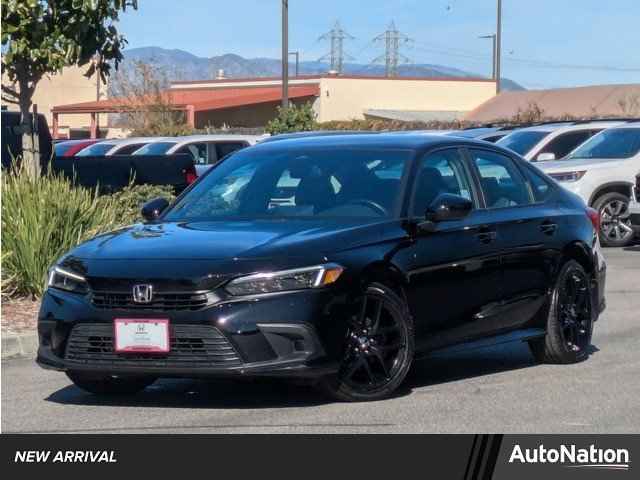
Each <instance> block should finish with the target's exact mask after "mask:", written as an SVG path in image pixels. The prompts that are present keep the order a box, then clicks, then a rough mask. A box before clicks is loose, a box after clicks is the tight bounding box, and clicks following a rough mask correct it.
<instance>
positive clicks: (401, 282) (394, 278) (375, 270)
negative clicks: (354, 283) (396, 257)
mask: <svg viewBox="0 0 640 480" xmlns="http://www.w3.org/2000/svg"><path fill="white" fill-rule="evenodd" d="M371 282H379V283H382V284H383V285H385V286H387V287H389V288H390V289H391V290H393V291H394V292H395V293H396V294H398V295H399V296H400V297H401V298H402V299H404V300H405V301H406V300H407V296H406V293H405V286H406V285H408V284H409V279H408V277H407V275H406V274H405V273H404V272H403V271H402V270H401V269H400V268H399V267H398V266H397V265H394V264H393V263H390V262H385V261H375V262H372V263H370V264H369V265H367V266H366V267H365V268H364V269H363V270H362V275H361V284H362V286H365V285H367V284H369V283H371Z"/></svg>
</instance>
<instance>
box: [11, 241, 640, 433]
mask: <svg viewBox="0 0 640 480" xmlns="http://www.w3.org/2000/svg"><path fill="white" fill-rule="evenodd" d="M605 255H606V257H607V260H608V265H609V267H608V281H607V301H608V308H607V310H606V312H605V313H604V315H603V316H602V317H601V319H600V321H599V322H598V323H597V324H596V327H595V333H594V338H593V347H594V351H593V354H592V356H591V358H590V359H589V360H588V361H587V362H585V363H581V364H577V365H569V366H560V365H536V364H534V362H533V359H532V357H531V355H530V354H529V351H528V348H527V347H526V345H524V344H512V345H507V346H501V347H493V348H490V349H483V350H477V351H473V352H467V353H464V354H456V355H450V356H447V357H440V358H437V359H435V358H434V359H427V360H423V361H420V362H418V363H416V364H415V366H414V369H413V371H412V373H411V374H410V376H409V379H408V381H407V382H406V383H405V386H404V387H403V388H402V389H401V390H400V391H399V394H398V395H397V396H396V397H395V398H393V399H390V400H386V401H381V402H375V403H359V404H344V403H330V402H327V401H326V400H325V399H324V398H323V397H321V396H319V395H318V394H317V393H316V392H315V391H314V390H313V389H311V388H309V387H306V386H296V385H290V384H286V383H282V382H273V381H268V380H263V381H258V382H232V381H211V382H204V381H173V380H164V381H160V382H157V383H156V384H154V385H153V386H152V387H150V388H148V389H147V390H146V391H145V392H144V393H142V394H139V395H137V396H134V397H128V398H126V397H115V398H110V399H101V398H98V397H93V396H91V395H88V394H86V393H84V392H82V391H81V390H79V389H78V388H76V387H74V386H72V385H70V382H69V381H68V380H67V378H66V377H65V376H64V375H62V374H59V373H56V372H49V371H45V370H42V369H40V368H39V367H37V366H36V365H35V364H34V362H33V361H32V360H28V359H21V360H8V361H5V362H3V364H2V387H3V388H2V430H3V432H5V433H10V432H50V433H62V432H64V433H66V432H81V433H133V432H140V433H223V432H236V433H240V432H247V433H289V432H291V433H293V432H296V433H301V432H310V433H324V432H327V433H331V432H335V433H350V432H354V433H366V432H370V433H373V432H390V433H393V432H398V433H400V432H434V433H435V432H470V433H471V432H493V431H501V432H505V433H517V432H522V433H526V432H537V433H542V432H564V433H595V432H602V433H605V432H606V433H622V432H637V431H638V426H639V425H640V402H638V398H639V397H640V384H639V383H638V381H637V380H638V372H639V371H640V348H638V339H639V338H640V245H636V246H632V247H627V248H626V249H608V250H606V251H605Z"/></svg>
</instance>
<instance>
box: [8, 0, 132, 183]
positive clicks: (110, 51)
mask: <svg viewBox="0 0 640 480" xmlns="http://www.w3.org/2000/svg"><path fill="white" fill-rule="evenodd" d="M1 2H2V3H1V4H2V52H3V53H2V70H3V73H4V74H5V75H6V76H7V77H8V79H9V81H10V82H12V83H13V85H11V86H10V85H2V99H3V101H5V102H9V103H15V104H17V105H19V106H20V116H21V124H22V132H23V136H22V144H23V152H24V153H23V162H25V163H26V164H27V166H28V171H29V172H30V173H31V175H34V176H35V175H38V174H39V171H40V158H39V154H38V152H37V145H35V144H34V136H33V135H32V123H33V122H32V121H31V115H30V110H31V104H32V98H33V94H34V92H35V89H36V87H37V85H38V82H39V81H40V80H41V79H42V77H43V76H45V75H53V74H56V73H58V72H60V71H61V70H62V68H63V67H67V66H72V65H77V66H83V65H88V69H87V72H86V74H85V75H86V76H87V77H90V76H92V75H93V74H94V73H96V71H97V72H98V74H99V75H100V77H101V79H102V81H103V82H106V78H107V77H108V75H109V73H110V72H111V68H112V66H114V67H115V68H118V64H119V62H120V61H121V60H122V52H121V49H122V48H123V46H124V45H125V43H126V40H125V39H124V37H123V36H122V35H120V34H119V33H118V31H117V30H116V27H115V25H114V23H115V22H116V21H117V20H118V15H119V13H120V12H121V11H122V12H124V11H126V9H127V7H132V8H134V9H137V0H1Z"/></svg>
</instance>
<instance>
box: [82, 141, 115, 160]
mask: <svg viewBox="0 0 640 480" xmlns="http://www.w3.org/2000/svg"><path fill="white" fill-rule="evenodd" d="M115 146H116V144H115V143H105V142H101V143H94V144H93V145H91V146H89V147H87V148H83V149H82V150H80V151H79V152H78V153H76V157H92V156H94V155H105V154H106V153H107V152H108V151H109V150H111V149H112V148H113V147H115Z"/></svg>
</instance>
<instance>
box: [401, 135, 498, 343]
mask: <svg viewBox="0 0 640 480" xmlns="http://www.w3.org/2000/svg"><path fill="white" fill-rule="evenodd" d="M472 185H473V182H472V180H471V176H470V172H469V169H468V166H467V165H466V164H465V160H464V156H463V153H462V151H461V150H459V149H455V148H449V149H445V150H439V151H436V152H432V153H428V154H426V155H425V157H424V158H422V159H421V161H420V163H419V166H418V172H417V174H416V184H415V187H414V193H413V195H412V196H413V199H412V202H411V206H410V216H411V217H413V218H416V219H420V218H424V213H425V210H426V208H427V207H428V206H429V205H430V204H431V202H432V201H433V200H434V199H435V198H436V197H437V196H438V195H439V194H441V193H451V194H455V195H460V196H462V197H465V198H468V199H470V200H472V201H473V202H474V203H475V205H476V209H474V211H473V212H472V213H471V214H470V215H469V216H468V217H467V218H465V219H463V220H457V221H449V222H441V223H439V224H438V225H437V226H436V228H435V231H434V232H429V233H419V234H418V235H417V236H416V238H415V241H414V242H413V244H412V245H410V246H409V247H408V248H406V249H403V250H402V251H401V252H399V254H400V255H403V256H405V260H406V261H407V264H409V265H411V267H410V268H409V269H408V274H409V286H408V291H407V296H408V300H409V304H410V308H411V310H412V314H413V316H414V319H415V326H416V344H417V348H418V349H421V350H428V349H429V350H430V349H434V348H439V347H442V346H445V345H450V344H454V343H457V342H460V341H464V340H467V339H472V338H474V337H478V336H482V335H485V334H486V333H487V332H488V331H490V330H492V329H493V328H494V325H493V324H492V323H491V318H486V317H485V316H483V315H484V314H485V313H486V312H487V311H489V310H490V307H491V305H492V304H493V303H494V302H497V301H498V300H499V299H500V296H501V293H500V292H501V288H500V279H501V272H500V252H501V248H502V240H501V239H500V238H499V236H498V235H497V233H496V230H495V225H493V224H492V223H491V222H490V216H489V215H488V214H487V212H486V211H485V210H483V209H480V208H479V207H480V205H481V204H480V198H479V196H478V195H477V192H476V191H475V189H474V188H473V187H472Z"/></svg>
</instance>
